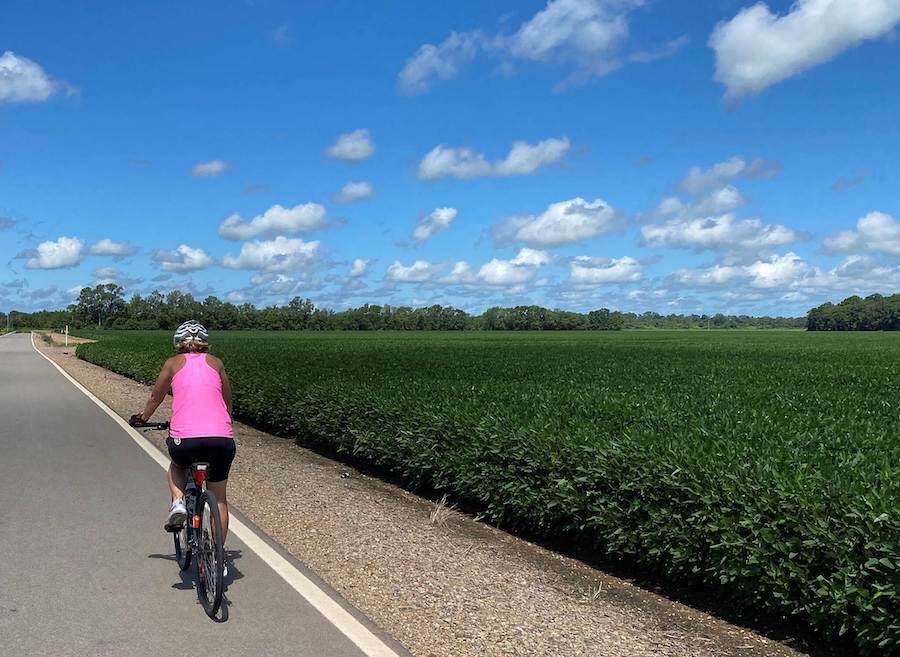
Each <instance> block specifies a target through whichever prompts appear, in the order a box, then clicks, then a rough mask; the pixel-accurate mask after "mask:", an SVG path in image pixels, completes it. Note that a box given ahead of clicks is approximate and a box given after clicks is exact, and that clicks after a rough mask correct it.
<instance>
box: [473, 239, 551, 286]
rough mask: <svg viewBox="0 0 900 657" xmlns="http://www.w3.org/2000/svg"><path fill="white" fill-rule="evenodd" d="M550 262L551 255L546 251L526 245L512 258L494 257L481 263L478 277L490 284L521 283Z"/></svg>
mask: <svg viewBox="0 0 900 657" xmlns="http://www.w3.org/2000/svg"><path fill="white" fill-rule="evenodd" d="M549 262H550V256H549V254H547V253H546V252H545V251H540V250H538V249H530V248H528V247H525V248H523V249H520V250H519V252H518V254H516V257H515V258H512V259H511V260H501V259H499V258H494V259H493V260H491V261H490V262H487V263H485V264H483V265H481V268H480V269H479V270H478V279H479V280H480V281H482V282H484V283H487V284H488V285H521V284H522V283H527V282H528V281H530V280H531V279H532V278H534V276H535V274H536V273H537V270H538V268H539V267H541V266H543V265H546V264H548V263H549Z"/></svg>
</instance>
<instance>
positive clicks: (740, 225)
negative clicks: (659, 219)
mask: <svg viewBox="0 0 900 657" xmlns="http://www.w3.org/2000/svg"><path fill="white" fill-rule="evenodd" d="M800 237H801V236H800V235H799V234H798V233H796V232H795V231H793V230H791V229H790V228H787V227H785V226H782V225H780V224H763V222H762V221H760V220H759V219H737V218H735V217H734V216H733V215H731V214H723V215H721V216H718V217H702V218H697V219H688V220H682V219H673V220H671V221H667V222H665V223H661V224H648V225H646V226H642V227H641V245H642V246H668V247H675V248H688V249H695V250H703V249H713V250H732V251H759V250H763V249H769V248H773V247H776V246H784V245H785V244H790V243H792V242H796V241H798V240H799V239H800Z"/></svg>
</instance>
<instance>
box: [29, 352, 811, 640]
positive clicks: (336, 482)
mask: <svg viewBox="0 0 900 657" xmlns="http://www.w3.org/2000/svg"><path fill="white" fill-rule="evenodd" d="M35 344H36V345H37V346H38V347H39V348H40V349H41V351H42V352H44V353H45V354H47V355H48V356H50V357H51V358H52V359H53V360H54V361H56V362H57V363H58V364H60V365H61V366H62V367H63V368H64V369H65V370H66V371H67V372H68V373H69V374H70V375H72V376H73V377H74V378H75V379H77V380H78V381H79V382H81V384H82V385H84V386H85V387H86V388H88V389H89V390H90V391H91V392H93V393H94V394H95V395H96V396H97V397H99V398H100V399H102V400H103V401H104V402H105V403H106V404H107V405H109V406H110V407H111V408H112V409H113V410H115V411H116V412H117V413H118V414H119V415H121V416H122V417H123V418H127V417H129V416H130V415H131V414H132V413H134V412H136V411H138V410H140V409H141V408H142V407H143V404H144V402H145V401H146V399H147V396H148V395H149V388H148V387H147V386H144V385H141V384H139V383H136V382H134V381H131V380H130V379H127V378H125V377H122V376H119V375H117V374H114V373H112V372H110V371H108V370H106V369H103V368H101V367H98V366H96V365H92V364H90V363H87V362H84V361H80V360H78V359H77V358H75V356H74V353H75V352H74V348H71V347H70V348H69V349H64V348H62V347H58V346H49V345H47V344H45V343H44V342H43V341H41V340H35ZM170 411H171V407H170V401H169V400H167V401H166V402H165V403H164V404H163V406H161V407H160V410H159V411H157V417H158V418H164V417H168V415H169V413H170ZM234 429H235V441H236V443H237V446H238V450H237V458H236V459H235V462H234V465H233V467H232V475H231V479H230V485H229V491H228V494H229V499H230V500H231V502H232V503H233V504H234V505H235V506H236V507H237V508H239V509H240V510H241V511H242V512H243V513H244V514H245V515H246V516H247V517H248V518H249V519H250V520H252V521H253V522H254V523H256V524H257V525H258V526H259V527H260V528H261V529H263V530H264V531H265V532H267V533H268V534H269V535H270V536H271V537H272V538H273V539H275V540H276V541H278V542H279V543H280V544H281V545H282V546H284V548H285V549H287V550H288V551H289V552H290V553H291V554H293V555H294V556H296V557H297V558H298V559H300V560H301V561H303V562H304V563H305V564H306V565H308V566H309V567H310V568H311V569H313V570H314V571H316V573H317V574H318V575H319V576H320V577H321V578H322V579H323V580H325V581H326V582H327V583H328V584H329V585H330V586H332V587H333V588H334V589H336V590H337V591H339V592H340V593H341V594H342V595H343V596H344V597H346V598H347V599H348V600H349V601H350V602H351V603H353V604H354V605H355V606H356V607H357V608H359V609H360V610H361V611H363V612H364V613H365V614H367V615H368V616H369V617H370V618H371V619H372V620H374V621H375V622H376V623H377V624H378V625H379V626H380V627H382V628H384V629H385V630H386V631H387V632H388V633H389V634H390V635H392V636H393V637H394V638H396V639H397V640H399V641H400V642H401V643H403V644H404V645H405V646H406V647H407V648H408V649H409V650H410V651H411V652H412V653H413V654H414V655H416V656H417V657H495V656H496V657H499V656H506V655H528V656H535V657H544V656H546V657H550V656H553V657H582V656H583V657H588V656H590V657H624V656H626V655H627V656H635V657H642V656H645V655H656V656H672V657H674V656H678V657H688V656H690V657H706V656H713V655H715V656H729V657H730V656H732V655H735V656H736V655H741V656H750V657H762V656H767V657H768V656H772V657H776V656H777V657H796V656H799V655H805V654H811V653H806V652H801V651H798V650H795V649H793V648H791V647H790V646H787V645H785V644H783V643H780V642H777V641H773V640H770V639H767V638H765V637H763V636H760V635H759V634H756V633H754V632H752V631H749V630H747V629H745V628H742V627H739V626H736V625H731V624H729V623H726V622H724V621H722V620H720V619H718V618H715V617H712V616H709V615H707V614H705V613H703V612H701V611H698V610H696V609H692V608H690V607H688V606H685V605H683V604H680V603H677V602H673V601H671V600H669V599H667V598H665V597H663V596H660V595H657V594H655V593H652V592H649V591H646V590H644V589H641V588H639V587H637V586H635V585H633V584H631V583H629V582H627V581H625V580H623V579H620V578H617V577H614V576H612V575H610V574H608V573H604V572H602V571H600V570H597V569H594V568H591V567H589V566H587V565H585V564H584V563H582V562H580V561H577V560H575V559H571V558H568V557H565V556H562V555H559V554H557V553H554V552H552V551H549V550H546V549H544V548H542V547H540V546H537V545H534V544H532V543H529V542H527V541H524V540H521V539H519V538H516V537H514V536H511V535H509V534H507V533H505V532H502V531H500V530H498V529H495V528H493V527H490V526H487V525H485V524H483V523H480V522H477V521H476V520H474V519H472V518H471V517H469V516H467V515H464V514H462V513H459V512H457V511H455V510H453V509H448V508H446V507H445V506H441V505H439V504H438V503H436V502H433V501H429V500H426V499H423V498H421V497H418V496H416V495H413V494H411V493H409V492H407V491H405V490H403V489H402V488H399V487H397V486H394V485H392V484H390V483H387V482H384V481H382V480H380V479H377V478H374V477H370V476H367V475H366V474H364V473H361V472H358V471H356V470H355V469H353V468H351V467H349V466H347V465H345V464H343V463H339V462H336V461H333V460H330V459H328V458H326V457H324V456H321V455H319V454H317V453H315V452H312V451H310V450H308V449H304V448H302V447H300V446H298V445H296V444H295V443H293V442H292V441H290V440H286V439H284V438H278V437H275V436H271V435H269V434H266V433H263V432H260V431H257V430H256V429H253V428H252V427H248V426H246V425H243V424H240V423H235V426H234ZM146 436H147V438H148V439H149V440H150V441H151V442H153V443H154V444H156V446H157V447H163V443H164V439H165V437H164V436H162V435H160V433H159V432H149V433H147V434H146ZM125 439H126V436H124V434H123V440H125ZM159 493H160V507H159V509H160V518H161V519H162V517H163V514H164V511H165V509H166V508H167V504H168V501H167V493H166V489H165V486H164V481H163V479H162V477H160V488H159ZM273 499H278V500H280V504H279V506H278V507H277V508H272V505H271V504H270V503H269V501H270V500H273ZM819 654H821V653H819Z"/></svg>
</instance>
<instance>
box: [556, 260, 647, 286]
mask: <svg viewBox="0 0 900 657" xmlns="http://www.w3.org/2000/svg"><path fill="white" fill-rule="evenodd" d="M569 276H570V279H571V281H572V282H573V283H576V284H578V285H607V284H611V283H636V282H637V281H639V280H641V278H642V276H643V267H642V266H641V263H640V262H638V261H637V260H635V259H634V258H631V257H629V256H624V257H622V258H591V257H588V256H578V257H577V258H575V260H574V261H573V262H572V263H571V265H570V272H569Z"/></svg>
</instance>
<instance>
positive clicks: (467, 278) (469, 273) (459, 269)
mask: <svg viewBox="0 0 900 657" xmlns="http://www.w3.org/2000/svg"><path fill="white" fill-rule="evenodd" d="M476 280H477V279H476V276H475V272H474V271H473V270H472V267H471V265H469V263H468V262H466V261H465V260H460V261H458V262H456V263H454V265H453V271H451V272H450V273H449V274H448V275H447V276H444V277H443V278H442V279H441V283H447V284H449V285H463V284H471V283H475V282H476Z"/></svg>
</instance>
